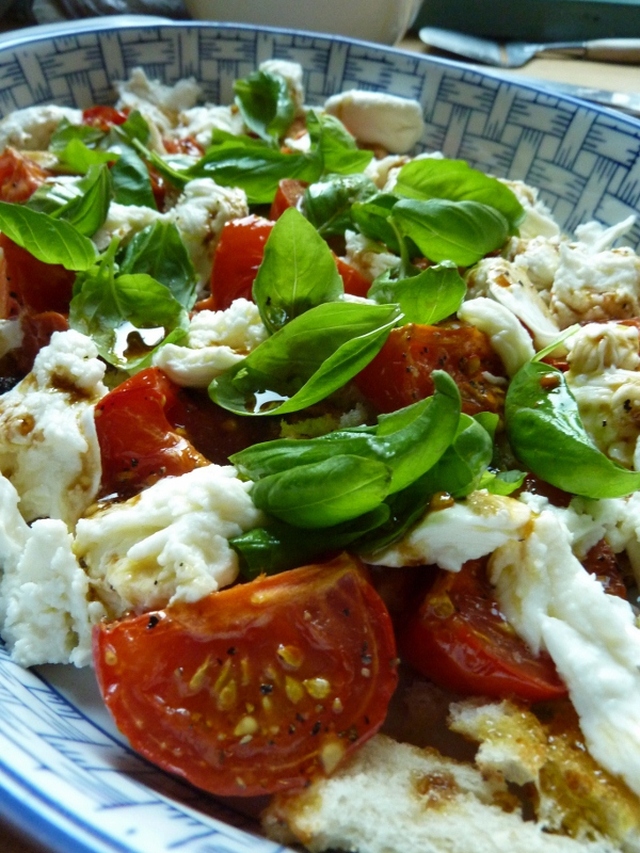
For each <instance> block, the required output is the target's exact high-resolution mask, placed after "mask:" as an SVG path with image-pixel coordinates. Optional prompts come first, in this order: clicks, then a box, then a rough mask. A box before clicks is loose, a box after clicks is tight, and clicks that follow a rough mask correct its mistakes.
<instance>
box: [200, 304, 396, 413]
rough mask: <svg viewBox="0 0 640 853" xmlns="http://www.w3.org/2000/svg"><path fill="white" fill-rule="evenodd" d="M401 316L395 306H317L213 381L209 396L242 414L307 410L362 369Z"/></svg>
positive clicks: (224, 406)
mask: <svg viewBox="0 0 640 853" xmlns="http://www.w3.org/2000/svg"><path fill="white" fill-rule="evenodd" d="M401 317H402V314H401V312H400V310H399V309H398V307H397V306H396V305H369V304H357V303H350V302H327V303H323V304H322V305H317V306H316V307H314V308H311V309H310V310H308V311H306V312H305V313H304V314H301V315H300V316H299V317H295V318H294V319H293V320H291V321H290V322H289V323H287V325H286V326H283V327H282V328H281V329H279V330H278V331H277V332H276V333H275V334H274V335H272V336H271V337H270V338H267V339H266V340H265V341H263V342H262V343H261V344H260V345H259V346H258V347H256V349H254V350H253V352H251V353H249V355H248V356H247V357H246V358H245V359H244V360H243V361H241V362H239V363H238V364H236V365H234V366H233V367H231V368H230V369H229V370H227V371H226V372H225V373H223V374H222V375H221V376H219V377H218V378H216V379H214V380H213V382H212V383H211V385H210V386H209V395H210V396H211V398H212V399H213V400H214V402H216V403H218V404H219V405H220V406H222V407H223V408H225V409H228V410H230V411H232V412H236V413H237V414H242V415H276V414H278V415H280V414H285V413H287V412H296V411H299V410H300V409H304V408H307V406H311V405H313V404H314V403H317V402H319V401H320V400H323V399H325V398H326V397H328V396H329V395H330V394H332V393H333V392H334V391H336V390H337V389H338V388H341V387H342V386H343V385H344V384H345V383H346V382H348V381H349V380H350V379H352V378H353V377H354V376H355V375H356V373H358V372H359V371H360V370H362V368H363V367H364V366H365V365H366V364H368V363H369V362H370V361H371V359H372V358H373V357H374V356H375V355H376V354H377V353H378V352H379V350H380V349H381V348H382V345H383V344H384V342H385V341H386V339H387V337H388V335H389V332H390V331H391V329H392V328H393V327H394V326H395V325H397V323H398V322H399V321H400V319H401Z"/></svg>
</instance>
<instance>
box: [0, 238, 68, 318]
mask: <svg viewBox="0 0 640 853" xmlns="http://www.w3.org/2000/svg"><path fill="white" fill-rule="evenodd" d="M0 249H2V251H3V253H4V262H3V264H2V267H1V268H0V276H2V277H3V278H4V279H5V281H0V290H5V291H6V292H8V293H9V294H10V295H11V297H12V298H13V299H15V301H16V302H17V304H18V305H19V306H21V307H24V308H26V309H27V310H28V311H30V312H32V313H34V314H39V313H42V312H44V311H56V312H57V313H59V314H67V313H68V312H69V302H70V301H71V295H72V291H73V283H74V281H75V276H76V274H75V272H72V271H71V270H67V269H65V268H64V267H63V266H60V265H59V264H45V263H43V261H39V260H38V259H37V258H34V257H33V255H32V254H31V253H30V252H28V251H27V250H26V249H23V248H22V247H21V246H18V245H17V244H16V243H14V242H13V241H12V240H10V239H9V238H8V237H7V236H6V235H5V234H0ZM2 302H3V303H4V302H5V300H4V299H3V300H2Z"/></svg>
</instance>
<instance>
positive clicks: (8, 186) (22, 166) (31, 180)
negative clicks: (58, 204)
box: [0, 148, 50, 203]
mask: <svg viewBox="0 0 640 853" xmlns="http://www.w3.org/2000/svg"><path fill="white" fill-rule="evenodd" d="M49 175H50V172H48V171H46V169H43V168H42V167H41V166H39V165H38V164H37V163H36V162H35V161H33V160H31V159H30V158H29V157H27V156H26V155H25V154H21V153H20V152H19V151H16V150H15V149H14V148H5V150H4V151H3V152H2V154H0V200H1V201H9V202H14V203H20V202H24V201H27V199H29V198H31V196H32V195H33V193H34V192H35V191H36V190H37V189H38V187H39V186H40V185H41V184H43V183H44V181H45V179H46V178H47V177H48V176H49Z"/></svg>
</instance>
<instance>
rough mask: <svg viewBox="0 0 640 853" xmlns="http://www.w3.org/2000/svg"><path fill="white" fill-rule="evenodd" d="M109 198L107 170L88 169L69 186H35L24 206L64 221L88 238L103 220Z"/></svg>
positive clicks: (109, 189) (109, 181)
mask: <svg viewBox="0 0 640 853" xmlns="http://www.w3.org/2000/svg"><path fill="white" fill-rule="evenodd" d="M112 198H113V189H112V185H111V176H110V172H109V169H108V168H107V167H106V166H91V167H90V168H89V171H88V172H87V174H86V176H85V177H84V178H81V179H79V180H78V181H77V182H75V184H74V185H72V186H69V185H65V186H64V187H62V188H60V187H57V186H55V185H53V186H47V185H43V186H42V187H39V188H38V190H36V192H35V193H34V194H33V195H32V196H31V198H30V199H29V201H28V202H27V206H28V207H29V208H30V209H31V210H37V211H39V212H41V213H47V214H49V216H52V217H53V218H55V219H64V220H65V221H66V222H68V223H69V224H70V225H73V226H74V228H76V229H77V230H78V231H79V232H80V234H83V235H84V236H85V237H92V236H93V235H94V234H95V233H96V231H97V230H98V228H100V226H101V225H102V224H103V222H104V221H105V219H106V218H107V213H108V211H109V205H110V204H111V199H112Z"/></svg>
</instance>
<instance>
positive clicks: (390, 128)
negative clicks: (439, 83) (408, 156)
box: [324, 89, 424, 154]
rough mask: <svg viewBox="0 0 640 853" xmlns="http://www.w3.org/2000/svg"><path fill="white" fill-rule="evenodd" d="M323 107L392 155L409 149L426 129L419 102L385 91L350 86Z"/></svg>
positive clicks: (367, 141) (358, 135) (360, 136)
mask: <svg viewBox="0 0 640 853" xmlns="http://www.w3.org/2000/svg"><path fill="white" fill-rule="evenodd" d="M324 107H325V110H326V111H327V112H328V113H329V114H330V115H333V116H335V117H336V118H337V119H339V120H340V121H341V122H342V123H343V124H344V126H345V127H346V128H347V130H348V131H349V133H351V134H352V135H353V136H355V138H356V139H357V140H358V141H359V142H362V143H365V144H367V145H380V146H382V148H384V149H385V150H386V151H388V152H389V153H390V154H405V153H406V152H407V151H410V150H411V149H412V148H413V147H414V145H416V144H417V143H418V141H419V140H420V138H421V136H422V133H423V131H424V118H423V116H422V107H421V106H420V104H419V103H418V102H417V101H413V100H411V99H409V98H400V97H398V96H397V95H389V94H387V93H386V92H368V91H360V90H357V89H351V90H349V91H347V92H342V93H340V94H338V95H332V96H331V97H330V98H328V99H327V100H326V101H325V105H324Z"/></svg>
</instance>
